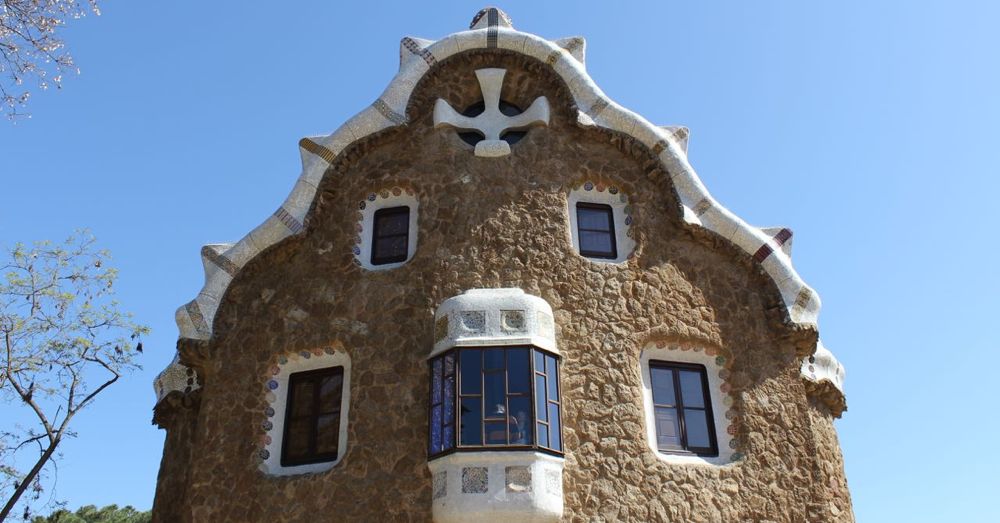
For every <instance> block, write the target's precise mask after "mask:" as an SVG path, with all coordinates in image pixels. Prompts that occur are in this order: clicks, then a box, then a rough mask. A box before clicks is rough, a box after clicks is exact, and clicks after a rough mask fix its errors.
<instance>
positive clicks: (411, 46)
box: [403, 36, 437, 65]
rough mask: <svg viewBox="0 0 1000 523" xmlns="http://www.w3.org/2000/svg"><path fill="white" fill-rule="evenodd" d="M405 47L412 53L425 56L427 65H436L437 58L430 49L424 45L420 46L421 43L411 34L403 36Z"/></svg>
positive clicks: (421, 56)
mask: <svg viewBox="0 0 1000 523" xmlns="http://www.w3.org/2000/svg"><path fill="white" fill-rule="evenodd" d="M403 47H405V48H406V49H408V50H409V51H410V52H411V53H413V54H415V55H417V56H419V57H420V58H423V59H424V61H425V62H427V65H434V64H436V63H437V58H434V55H433V54H431V52H430V51H428V50H427V49H424V48H423V47H420V44H418V43H417V42H416V41H414V40H413V39H412V38H410V37H409V36H406V37H404V38H403Z"/></svg>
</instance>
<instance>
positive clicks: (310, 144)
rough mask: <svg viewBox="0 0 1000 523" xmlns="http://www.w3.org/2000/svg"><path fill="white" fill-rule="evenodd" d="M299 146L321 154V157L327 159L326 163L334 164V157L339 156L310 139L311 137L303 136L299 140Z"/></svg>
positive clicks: (317, 154) (318, 154)
mask: <svg viewBox="0 0 1000 523" xmlns="http://www.w3.org/2000/svg"><path fill="white" fill-rule="evenodd" d="M299 147H301V148H303V149H305V150H307V151H309V152H311V153H313V154H315V155H316V156H319V157H320V158H322V159H324V160H326V163H329V164H332V163H333V159H334V158H336V157H337V155H336V154H334V152H333V151H331V150H329V149H327V148H326V147H323V146H322V145H320V144H318V143H316V142H314V141H312V140H310V139H309V138H303V139H301V140H299Z"/></svg>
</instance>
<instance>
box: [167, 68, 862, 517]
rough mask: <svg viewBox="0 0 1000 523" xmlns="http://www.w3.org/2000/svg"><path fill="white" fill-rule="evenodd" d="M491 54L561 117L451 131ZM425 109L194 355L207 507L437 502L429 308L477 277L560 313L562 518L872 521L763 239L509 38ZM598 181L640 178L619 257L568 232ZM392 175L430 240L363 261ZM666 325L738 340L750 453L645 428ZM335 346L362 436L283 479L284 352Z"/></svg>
mask: <svg viewBox="0 0 1000 523" xmlns="http://www.w3.org/2000/svg"><path fill="white" fill-rule="evenodd" d="M482 67H505V68H507V70H508V73H507V78H506V80H505V83H504V96H503V98H505V99H507V100H509V101H511V102H513V103H515V104H517V105H519V106H521V107H527V106H528V105H530V103H531V101H532V100H534V98H535V97H536V96H539V95H546V96H548V97H549V100H550V102H552V105H553V115H552V121H551V124H550V126H549V127H548V128H542V129H535V130H532V131H530V132H529V133H528V135H527V137H525V138H524V139H523V140H522V141H521V142H519V143H518V144H516V145H514V146H513V154H512V155H511V156H508V157H505V158H499V159H483V158H476V157H475V156H473V154H472V147H471V146H469V145H467V144H465V143H464V142H462V141H461V140H460V139H459V138H458V137H457V136H456V135H455V133H454V132H453V131H436V130H434V129H433V123H432V120H431V112H432V107H433V101H434V100H435V99H436V98H437V97H442V98H444V99H445V100H447V101H449V102H450V103H451V104H452V106H454V107H456V108H463V107H465V106H468V105H471V104H473V103H475V102H477V101H478V100H479V99H480V95H479V91H478V84H477V82H476V79H475V75H474V71H475V69H478V68H482ZM408 114H409V117H410V119H411V123H410V124H408V126H406V127H405V128H403V129H396V130H391V131H388V132H386V133H384V134H382V135H380V136H377V137H374V138H371V139H369V140H368V141H366V142H365V143H363V144H360V145H358V146H357V147H356V148H355V149H353V150H352V151H349V152H347V154H345V155H344V157H343V158H342V159H341V160H340V161H338V163H337V165H335V166H333V167H332V168H331V169H330V170H329V171H328V173H327V176H326V177H325V178H324V180H323V182H322V184H321V186H320V188H319V192H318V198H317V202H316V203H315V204H314V207H313V209H312V211H311V214H310V216H309V218H308V220H307V222H306V227H307V231H306V233H305V234H304V235H301V236H296V237H293V238H289V239H287V240H285V241H284V242H282V243H280V244H279V245H277V246H275V247H273V248H271V249H269V250H268V251H266V252H264V253H262V254H261V255H260V256H258V257H257V258H256V259H255V260H254V261H253V262H251V263H250V264H248V265H247V267H246V268H244V269H243V271H242V272H241V273H240V274H239V275H238V276H237V277H236V279H235V280H234V282H233V283H232V285H231V286H230V288H229V291H228V293H227V295H226V296H225V298H224V299H223V302H222V305H221V306H220V309H219V312H218V314H217V316H216V324H215V331H214V332H215V334H214V337H213V339H212V340H211V342H210V343H209V344H208V347H207V351H206V354H204V355H203V357H202V358H199V361H193V360H194V359H195V358H192V357H191V356H187V359H186V362H187V363H189V364H195V365H197V366H198V367H199V372H200V374H202V376H203V377H204V387H203V389H202V404H201V410H200V417H199V422H198V424H197V427H196V429H197V431H198V433H197V435H196V437H195V438H194V439H193V440H192V441H193V443H192V444H193V445H194V449H193V451H194V453H195V455H196V456H197V459H196V460H195V462H194V463H193V467H192V470H191V478H190V483H189V487H188V490H187V492H186V494H185V495H186V498H185V499H186V501H187V503H189V504H190V510H191V514H192V516H193V519H194V520H196V521H317V520H331V521H333V520H336V521H428V520H429V519H430V507H431V489H430V477H429V473H428V470H427V465H426V457H425V456H426V450H425V449H426V438H427V436H426V431H427V419H426V418H427V414H426V413H427V397H426V396H427V390H428V372H427V363H426V356H427V354H428V353H429V351H430V349H431V347H432V344H433V339H432V334H433V332H432V331H433V313H434V309H435V307H436V306H437V305H438V304H440V303H441V302H442V301H443V300H445V299H447V298H449V297H451V296H454V295H456V294H459V293H461V292H463V291H465V290H467V289H470V288H477V287H520V288H522V289H524V290H525V292H528V293H531V294H535V295H538V296H540V297H542V298H544V299H545V300H547V301H548V302H549V303H550V304H551V305H552V307H553V309H554V311H555V313H556V323H557V335H558V343H559V346H560V350H561V352H562V356H563V360H562V376H563V381H562V386H563V391H564V392H563V397H562V399H563V405H564V407H563V408H564V413H563V415H564V439H565V448H566V467H565V475H564V486H565V518H564V519H565V520H566V521H765V520H767V521H805V520H810V521H827V520H828V521H839V520H852V519H853V516H852V514H851V509H850V499H849V496H848V494H847V490H846V484H845V482H844V475H843V465H842V461H841V457H840V451H839V447H838V446H837V441H836V434H835V432H834V428H833V424H832V421H831V418H830V416H829V413H826V412H822V411H820V410H817V408H818V407H815V406H812V405H811V404H810V402H809V400H808V399H807V395H806V392H805V388H804V386H803V384H802V382H801V380H800V378H799V376H798V365H799V357H801V356H802V355H803V353H804V351H805V350H807V348H811V345H810V344H811V343H814V342H815V331H813V330H810V329H802V328H795V327H791V326H789V325H788V324H787V323H786V321H785V320H786V317H785V314H786V313H785V312H784V308H783V306H782V305H781V303H780V297H779V295H778V292H777V289H776V288H775V286H774V284H773V283H772V282H771V281H770V279H768V278H767V277H766V276H765V275H764V273H763V272H762V271H761V270H760V269H759V268H758V267H756V266H755V265H754V264H753V263H752V262H751V260H750V257H749V256H748V255H746V254H745V253H743V252H742V251H740V250H739V249H738V248H737V247H735V246H733V245H731V244H729V243H728V242H727V241H725V240H722V239H720V238H718V237H717V236H714V235H713V234H711V233H708V232H705V231H703V230H697V229H693V228H691V227H689V226H687V225H685V224H683V223H682V222H681V220H680V217H679V216H680V208H679V205H678V204H677V201H676V196H675V194H674V193H673V191H672V189H671V188H670V186H669V182H668V179H669V177H668V176H667V175H666V173H664V172H662V171H660V170H659V169H658V167H657V164H656V162H655V161H654V160H653V156H652V155H651V154H650V153H649V152H648V151H646V150H645V148H644V147H642V146H641V145H638V144H635V143H634V142H632V141H631V140H629V139H627V138H624V137H621V136H615V135H613V134H610V133H606V132H603V131H598V130H593V129H583V128H580V127H578V126H577V125H576V123H575V108H574V107H572V105H571V101H570V100H569V99H568V97H567V95H566V89H565V86H564V85H563V84H562V83H561V80H558V79H557V78H556V77H555V75H553V74H551V72H550V71H549V69H548V67H547V66H545V65H544V64H541V63H538V62H533V61H529V60H528V59H525V58H522V57H516V56H511V55H505V54H500V53H492V54H490V53H486V52H475V53H470V54H465V55H460V56H457V57H455V58H453V59H449V60H447V61H445V62H442V63H441V64H439V65H438V66H437V67H436V69H434V70H432V71H431V72H430V73H429V74H428V75H427V76H426V77H425V78H424V80H423V81H422V82H421V83H420V85H419V86H418V87H417V89H416V91H415V94H414V97H413V99H412V101H411V105H410V108H409V110H408ZM585 179H587V180H593V181H605V182H607V183H610V184H614V185H616V186H618V187H619V188H621V190H622V191H624V192H625V193H627V194H628V195H629V197H630V201H631V205H632V207H633V209H632V216H633V218H634V220H635V221H634V224H633V225H632V227H633V231H634V233H635V239H636V241H637V247H636V251H635V253H634V255H633V257H632V258H630V259H629V260H628V261H627V262H625V263H623V264H619V265H609V264H597V263H593V262H590V261H588V260H586V259H584V258H581V257H580V256H579V255H578V254H577V253H576V252H575V251H574V250H573V248H572V246H571V244H570V239H569V238H570V237H569V231H568V227H569V223H568V215H567V204H566V195H567V193H568V191H569V189H570V188H571V187H572V186H574V185H575V184H578V183H580V182H582V181H583V180H585ZM393 186H399V187H409V188H412V189H413V190H414V191H415V193H416V194H417V197H418V198H419V200H420V211H419V216H418V220H419V238H418V247H417V250H416V254H415V256H414V257H413V259H412V260H411V261H410V262H409V263H407V264H406V265H404V266H403V267H400V268H397V269H393V270H389V271H380V272H368V271H364V270H362V269H361V268H360V267H358V266H357V265H356V264H355V262H354V257H353V254H352V253H351V247H352V246H353V245H354V244H355V237H356V235H357V231H356V229H355V227H356V224H357V222H358V204H359V202H360V201H362V200H363V199H364V198H365V196H366V195H367V194H369V193H371V192H377V191H379V190H381V189H384V188H390V187H393ZM671 340H688V341H692V340H693V341H697V342H698V343H700V344H702V345H704V346H706V347H712V348H714V349H715V350H716V351H718V353H719V354H720V355H723V356H724V357H725V358H726V360H725V361H726V369H727V370H728V372H729V375H730V378H729V380H728V382H729V383H730V384H731V386H732V391H731V394H732V396H733V398H734V402H733V405H732V407H731V412H730V416H731V417H732V418H733V419H734V420H735V423H734V425H735V428H736V441H737V442H738V449H737V450H739V452H740V453H742V454H743V455H744V456H745V457H744V458H742V459H741V460H739V461H737V462H735V463H733V464H730V465H727V466H723V467H714V466H711V467H708V466H678V465H668V464H666V463H664V462H662V461H660V460H658V459H657V458H656V456H655V455H654V453H653V451H652V450H651V449H650V448H649V446H648V445H647V442H646V440H645V432H644V428H643V427H644V419H643V410H642V399H641V380H640V371H639V365H638V361H639V353H640V351H641V349H642V348H643V347H644V346H645V345H646V344H647V343H650V342H656V341H671ZM335 343H336V344H342V346H343V348H344V350H345V351H346V352H347V353H348V354H349V355H350V357H351V358H352V366H353V371H352V372H353V375H352V378H351V381H352V386H351V398H350V401H351V409H350V420H349V429H348V434H349V436H348V438H349V445H348V451H347V454H346V455H345V457H344V458H343V461H342V462H341V463H339V464H338V465H337V466H336V467H335V468H334V469H332V470H330V471H329V472H326V473H322V474H317V475H305V476H293V477H281V478H277V477H269V476H265V475H264V474H262V473H261V472H260V471H259V470H258V469H257V465H258V463H259V458H258V457H257V454H258V451H259V448H260V441H261V438H262V437H263V435H264V432H263V430H262V429H261V426H262V423H264V422H265V421H266V418H265V414H264V409H265V407H266V402H265V394H266V391H265V389H264V384H265V382H266V380H267V378H266V377H267V376H268V375H269V374H268V372H269V371H268V369H269V368H270V367H271V366H272V365H273V364H274V363H275V362H276V361H277V359H278V358H279V357H280V356H281V355H282V354H286V353H290V352H298V351H303V350H314V349H317V348H319V349H322V348H324V347H328V346H331V345H333V344H335ZM183 354H184V353H183V352H182V359H185V356H183ZM719 430H724V428H721V427H720V428H719ZM166 452H171V451H170V450H169V449H168V450H166ZM162 475H163V472H162V471H161V477H162ZM158 503H159V494H158Z"/></svg>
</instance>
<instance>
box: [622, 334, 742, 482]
mask: <svg viewBox="0 0 1000 523" xmlns="http://www.w3.org/2000/svg"><path fill="white" fill-rule="evenodd" d="M684 347H685V348H686V349H687V350H682V348H681V345H679V344H669V345H664V347H662V348H660V347H657V346H656V345H649V346H647V347H646V348H645V349H643V351H642V355H641V356H640V359H639V364H640V371H641V374H642V403H643V411H644V413H645V420H646V442H647V443H648V444H649V448H650V449H651V450H652V451H653V454H655V455H656V457H657V459H659V460H660V461H664V462H666V463H671V464H683V465H725V464H727V463H729V462H731V461H733V460H734V459H735V458H737V457H738V454H737V453H736V451H734V450H733V448H732V441H733V437H732V435H730V434H729V431H728V430H727V429H728V427H729V424H730V422H729V420H727V419H726V411H727V410H728V409H729V408H730V407H729V406H728V405H727V403H730V404H731V401H732V400H731V399H730V400H729V401H727V400H726V398H727V397H729V394H728V393H726V392H724V391H723V387H722V384H723V383H724V380H723V379H722V378H720V377H719V371H720V370H722V367H721V366H720V365H719V364H718V363H716V356H712V355H709V354H706V352H705V351H704V350H703V349H704V347H701V346H698V345H685V346H684ZM650 361H663V362H677V363H693V364H698V365H704V366H705V374H706V377H707V378H708V392H709V396H711V398H710V400H711V404H712V418H713V419H712V422H713V423H715V440H716V444H717V445H718V447H719V455H718V456H715V457H703V456H694V455H680V454H666V453H664V452H660V451H659V450H658V449H657V445H656V422H655V417H654V413H653V387H652V378H651V377H650V372H649V362H650Z"/></svg>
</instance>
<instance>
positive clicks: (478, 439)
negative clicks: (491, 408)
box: [461, 398, 483, 446]
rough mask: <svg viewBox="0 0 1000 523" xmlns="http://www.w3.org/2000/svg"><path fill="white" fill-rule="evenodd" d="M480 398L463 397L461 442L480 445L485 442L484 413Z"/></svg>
mask: <svg viewBox="0 0 1000 523" xmlns="http://www.w3.org/2000/svg"><path fill="white" fill-rule="evenodd" d="M480 401H482V400H481V399H480V398H462V408H461V424H462V426H461V432H462V437H461V443H462V445H469V446H478V445H482V444H483V432H482V431H483V425H482V422H483V413H482V407H481V405H480Z"/></svg>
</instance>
